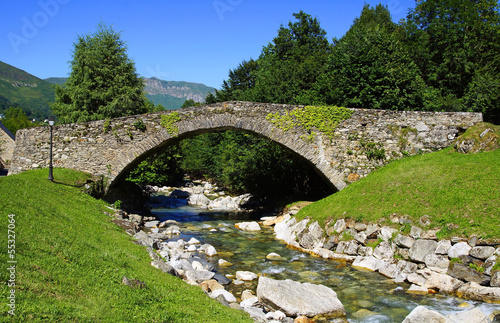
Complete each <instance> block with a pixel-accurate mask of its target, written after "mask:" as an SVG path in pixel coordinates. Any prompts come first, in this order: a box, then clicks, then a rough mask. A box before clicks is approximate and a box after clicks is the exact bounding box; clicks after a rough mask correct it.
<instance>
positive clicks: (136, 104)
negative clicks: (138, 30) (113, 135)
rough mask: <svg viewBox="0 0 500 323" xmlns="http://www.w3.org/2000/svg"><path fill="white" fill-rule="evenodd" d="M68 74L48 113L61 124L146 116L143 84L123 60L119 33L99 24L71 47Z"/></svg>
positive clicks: (133, 67) (123, 50)
mask: <svg viewBox="0 0 500 323" xmlns="http://www.w3.org/2000/svg"><path fill="white" fill-rule="evenodd" d="M74 47H75V48H74V51H73V60H72V61H71V62H70V65H71V74H70V76H69V78H68V80H67V81H66V83H65V84H64V85H63V86H56V89H55V90H56V97H55V103H53V104H52V109H53V111H54V113H55V114H56V116H57V117H58V118H59V120H60V121H61V122H63V123H72V122H86V121H93V120H102V119H105V118H116V117H121V116H127V115H134V114H140V113H145V112H147V109H148V103H147V99H146V97H145V95H144V83H143V79H142V78H140V77H139V76H138V75H137V73H136V70H135V65H134V63H133V62H132V60H130V59H129V58H128V56H127V47H126V45H125V42H124V41H122V40H121V38H120V33H117V32H115V31H114V30H113V28H112V27H109V26H105V25H104V24H102V23H101V24H99V25H98V26H97V30H96V32H95V33H93V34H90V35H86V36H79V37H78V40H77V42H76V43H75V44H74Z"/></svg>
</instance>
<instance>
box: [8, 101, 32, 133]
mask: <svg viewBox="0 0 500 323" xmlns="http://www.w3.org/2000/svg"><path fill="white" fill-rule="evenodd" d="M2 123H3V124H4V126H5V127H6V128H7V129H9V130H10V132H12V133H13V134H15V133H16V132H17V130H19V129H24V128H31V127H36V126H38V124H37V123H33V122H31V121H30V120H29V119H28V117H27V116H26V113H25V112H24V111H23V109H21V108H19V107H10V108H8V109H7V110H6V111H5V118H3V119H2Z"/></svg>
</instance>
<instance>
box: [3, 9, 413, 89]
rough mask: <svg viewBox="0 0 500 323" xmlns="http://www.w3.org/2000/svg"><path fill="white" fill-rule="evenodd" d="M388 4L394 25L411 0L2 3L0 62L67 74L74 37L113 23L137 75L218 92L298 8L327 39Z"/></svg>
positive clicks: (42, 75) (31, 70)
mask: <svg viewBox="0 0 500 323" xmlns="http://www.w3.org/2000/svg"><path fill="white" fill-rule="evenodd" d="M365 3H367V4H369V5H372V6H375V5H377V4H378V3H382V4H383V5H385V6H387V7H388V8H389V10H390V12H391V14H392V18H393V20H394V21H395V22H397V21H399V20H400V19H402V18H405V17H406V14H407V12H408V9H409V8H413V7H415V1H414V0H382V1H380V0H379V1H371V0H366V1H365V0H343V1H338V0H267V1H264V0H190V1H180V0H142V1H139V0H122V1H119V0H111V1H107V0H85V1H84V0H11V1H8V0H2V1H1V2H0V9H1V12H2V19H1V20H0V61H3V62H5V63H7V64H10V65H13V66H15V67H17V68H20V69H23V70H25V71H26V72H28V73H30V74H33V75H35V76H37V77H40V78H47V77H63V76H68V75H69V72H70V68H69V64H68V61H70V60H71V55H72V51H73V48H74V47H73V44H74V42H75V41H76V40H77V36H78V35H87V34H90V33H92V32H94V31H95V29H96V26H97V25H98V23H99V22H101V21H102V22H103V23H105V24H107V25H112V26H113V29H114V30H115V31H118V32H120V33H121V36H122V40H124V41H125V42H126V43H127V47H128V55H129V58H131V59H132V60H133V61H134V62H135V67H136V69H137V72H138V73H139V75H141V76H144V77H153V76H156V77H158V78H160V79H163V80H167V81H188V82H197V83H204V84H206V85H208V86H213V87H215V88H220V86H221V84H222V81H223V80H225V79H227V77H228V72H229V69H234V68H235V67H237V66H238V64H239V63H241V62H242V61H243V60H248V59H250V58H254V59H256V58H258V57H259V55H260V53H261V50H262V47H263V46H266V45H267V44H268V43H269V42H271V41H272V39H273V38H274V37H276V36H277V31H278V29H279V27H280V25H285V26H286V25H287V24H288V22H289V21H295V20H294V18H293V16H292V14H293V13H296V12H299V11H300V10H303V11H304V12H305V13H307V14H310V15H311V16H313V17H316V18H317V19H318V20H319V22H320V25H321V27H322V28H323V29H324V30H325V31H326V33H327V37H328V39H329V40H331V39H332V38H334V37H337V38H340V37H342V36H343V35H344V34H345V32H346V31H347V30H348V29H349V27H350V26H351V24H352V22H353V20H354V19H355V18H356V17H359V15H360V13H361V9H362V8H363V5H364V4H365Z"/></svg>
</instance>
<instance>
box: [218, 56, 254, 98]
mask: <svg viewBox="0 0 500 323" xmlns="http://www.w3.org/2000/svg"><path fill="white" fill-rule="evenodd" d="M256 70H257V62H256V61H255V60H253V59H250V60H248V61H243V62H241V63H240V64H239V65H238V67H237V68H235V69H234V70H229V79H228V80H227V81H224V82H223V83H222V88H221V90H220V91H216V92H215V97H216V100H217V101H218V102H223V101H231V100H238V101H247V100H248V94H249V91H250V90H251V89H252V88H253V87H254V85H255V75H254V71H256Z"/></svg>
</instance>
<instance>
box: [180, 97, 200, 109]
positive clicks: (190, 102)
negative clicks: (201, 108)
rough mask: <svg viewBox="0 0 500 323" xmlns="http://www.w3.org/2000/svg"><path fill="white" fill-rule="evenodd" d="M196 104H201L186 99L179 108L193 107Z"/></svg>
mask: <svg viewBox="0 0 500 323" xmlns="http://www.w3.org/2000/svg"><path fill="white" fill-rule="evenodd" d="M198 105H201V103H200V102H195V101H194V100H193V99H187V100H186V101H184V103H183V104H182V106H181V109H183V108H189V107H195V106H198Z"/></svg>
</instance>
